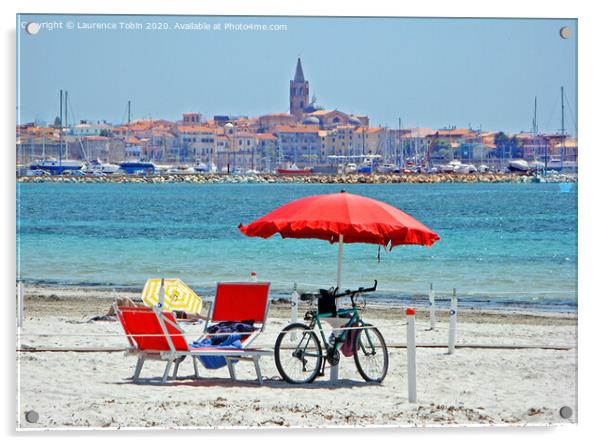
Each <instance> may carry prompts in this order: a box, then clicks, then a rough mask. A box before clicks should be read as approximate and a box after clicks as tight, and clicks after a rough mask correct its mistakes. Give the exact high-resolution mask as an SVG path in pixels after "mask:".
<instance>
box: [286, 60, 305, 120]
mask: <svg viewBox="0 0 602 445" xmlns="http://www.w3.org/2000/svg"><path fill="white" fill-rule="evenodd" d="M308 105H309V82H308V81H306V80H305V76H303V67H302V66H301V58H298V59H297V69H296V70H295V78H294V79H293V80H291V84H290V114H292V115H293V116H295V117H296V118H297V119H301V118H302V117H303V109H304V108H305V107H307V106H308Z"/></svg>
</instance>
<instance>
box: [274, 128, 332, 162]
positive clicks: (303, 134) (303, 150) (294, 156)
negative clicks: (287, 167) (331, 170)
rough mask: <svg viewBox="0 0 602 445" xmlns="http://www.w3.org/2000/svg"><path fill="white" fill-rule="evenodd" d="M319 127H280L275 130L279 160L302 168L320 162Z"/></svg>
mask: <svg viewBox="0 0 602 445" xmlns="http://www.w3.org/2000/svg"><path fill="white" fill-rule="evenodd" d="M319 132H320V128H319V127H318V126H317V125H294V126H293V125H279V126H277V127H276V128H275V129H274V136H276V138H277V140H278V158H279V160H281V162H294V163H295V164H298V166H299V167H301V166H309V165H315V164H316V163H318V162H319V161H320V154H321V152H322V150H321V147H322V143H321V142H322V141H321V138H320V133H319Z"/></svg>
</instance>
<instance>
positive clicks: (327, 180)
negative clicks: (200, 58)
mask: <svg viewBox="0 0 602 445" xmlns="http://www.w3.org/2000/svg"><path fill="white" fill-rule="evenodd" d="M17 180H18V181H19V182H66V183H103V182H106V183H134V184H162V183H191V184H276V183H277V184H283V183H298V184H402V183H408V184H437V183H453V182H458V183H487V182H490V183H500V182H512V183H529V182H576V181H577V175H574V174H571V175H569V174H555V175H548V176H546V177H545V178H541V177H537V176H529V175H521V174H516V173H483V174H474V173H473V174H458V173H435V174H373V175H365V174H351V175H303V176H283V175H274V174H259V175H217V174H185V175H184V174H179V175H157V176H136V175H107V176H100V177H99V176H21V177H18V178H17Z"/></svg>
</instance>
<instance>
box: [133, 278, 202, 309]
mask: <svg viewBox="0 0 602 445" xmlns="http://www.w3.org/2000/svg"><path fill="white" fill-rule="evenodd" d="M164 286H165V300H164V301H163V307H164V308H165V309H167V310H170V311H184V312H187V313H190V314H199V313H200V312H201V308H202V307H203V304H202V301H201V298H200V297H199V296H198V295H197V294H196V293H195V292H194V291H193V290H192V289H191V288H189V287H188V286H187V285H186V284H185V283H184V282H183V281H182V280H180V279H179V278H165V280H164ZM160 289H161V278H150V279H148V280H146V284H145V285H144V289H142V301H144V304H146V305H147V306H148V307H154V306H156V305H157V303H158V302H159V292H160Z"/></svg>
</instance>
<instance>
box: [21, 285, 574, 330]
mask: <svg viewBox="0 0 602 445" xmlns="http://www.w3.org/2000/svg"><path fill="white" fill-rule="evenodd" d="M140 292H141V289H140V288H138V289H135V288H130V289H125V288H119V287H114V288H112V287H104V288H102V287H94V286H45V285H29V284H28V285H25V286H24V300H25V316H26V317H27V316H29V315H34V314H38V315H40V314H44V313H45V312H51V313H56V314H60V313H61V312H60V311H64V310H66V313H69V314H72V315H76V314H77V315H79V316H81V317H86V316H89V317H93V316H95V315H102V314H104V313H105V312H106V311H107V310H108V309H109V307H110V305H111V304H112V302H113V301H114V299H115V298H116V297H117V296H126V297H129V298H131V299H132V300H133V301H135V302H138V303H141V302H142V300H141V298H140ZM200 297H201V298H202V299H203V298H207V296H206V295H200ZM437 301H438V302H441V301H443V300H442V299H437ZM460 301H461V300H460ZM404 303H406V302H379V301H370V302H369V303H368V304H367V306H366V311H365V312H366V313H369V314H371V315H372V316H375V317H377V318H379V319H384V320H392V319H399V320H401V319H405V315H404V311H405V309H406V308H407V307H408V306H409V305H408V304H404ZM415 303H416V301H414V302H412V303H411V306H412V307H414V308H415V310H416V313H417V317H418V318H422V319H424V320H427V319H428V318H429V309H428V307H427V306H426V305H424V306H423V305H416V304H415ZM306 309H307V307H306V304H305V303H302V302H301V303H300V306H299V316H300V317H302V315H303V313H304V312H305V310H306ZM32 311H33V312H32ZM458 311H459V314H460V315H459V317H461V318H462V319H463V320H465V321H470V322H476V323H507V324H534V325H557V324H560V325H576V323H577V317H578V314H577V310H575V311H551V310H537V308H528V309H525V308H518V309H517V308H499V307H492V308H483V307H479V308H475V307H462V306H460V307H459V309H458ZM270 312H271V314H272V315H273V316H275V317H277V318H286V317H290V303H289V302H288V301H287V299H285V298H283V297H281V296H279V295H278V296H272V299H271V309H270ZM436 317H437V320H438V321H445V320H448V319H449V314H448V304H447V302H445V303H444V304H438V305H437V310H436Z"/></svg>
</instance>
